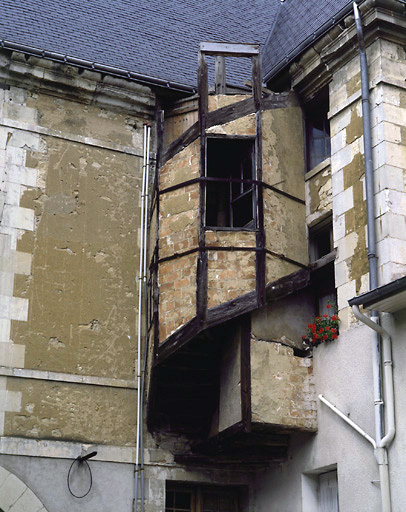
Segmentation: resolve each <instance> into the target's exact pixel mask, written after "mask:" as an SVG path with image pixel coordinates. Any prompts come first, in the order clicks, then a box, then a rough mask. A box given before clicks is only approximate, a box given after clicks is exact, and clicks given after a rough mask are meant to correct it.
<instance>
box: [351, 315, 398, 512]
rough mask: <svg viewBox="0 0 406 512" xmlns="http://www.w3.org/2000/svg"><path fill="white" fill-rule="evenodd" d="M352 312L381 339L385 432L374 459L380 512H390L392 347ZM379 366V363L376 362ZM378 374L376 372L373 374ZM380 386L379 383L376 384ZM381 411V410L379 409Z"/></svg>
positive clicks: (385, 336)
mask: <svg viewBox="0 0 406 512" xmlns="http://www.w3.org/2000/svg"><path fill="white" fill-rule="evenodd" d="M352 310H353V313H354V315H355V316H356V318H358V320H360V321H361V322H363V323H364V324H365V325H367V326H368V327H370V328H371V329H373V330H374V331H375V332H376V333H378V334H379V335H380V336H381V338H382V357H383V388H384V393H385V420H386V421H385V427H386V428H385V430H386V434H385V436H384V437H379V438H377V440H376V449H375V457H376V460H377V462H378V466H379V479H380V487H381V498H382V512H390V511H391V510H392V508H391V499H390V484H389V463H388V451H387V448H388V446H389V445H390V443H391V442H392V440H393V438H394V437H395V432H396V430H395V398H394V386H393V371H392V347H391V339H390V336H389V333H388V332H387V331H386V330H385V329H384V328H383V327H382V326H380V325H379V324H377V323H376V322H374V321H373V320H371V319H370V318H369V317H367V316H366V315H364V314H362V313H361V311H360V310H359V307H358V306H352ZM378 364H379V361H378ZM375 374H379V373H378V372H374V375H375ZM377 384H380V383H377ZM379 410H380V411H382V408H379ZM382 419H383V418H382V417H380V418H379V420H378V421H379V423H380V425H382V424H383V421H382Z"/></svg>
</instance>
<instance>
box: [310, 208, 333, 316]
mask: <svg viewBox="0 0 406 512" xmlns="http://www.w3.org/2000/svg"><path fill="white" fill-rule="evenodd" d="M309 252H310V261H311V263H313V265H314V267H313V272H312V284H313V288H314V290H315V292H316V296H317V304H316V309H317V314H319V315H320V314H323V313H326V306H327V304H328V303H333V304H337V290H336V287H335V275H334V259H335V251H334V241H333V219H332V217H331V215H330V216H328V217H327V218H325V219H324V220H323V221H321V222H319V223H318V224H317V225H316V226H313V227H312V228H310V229H309Z"/></svg>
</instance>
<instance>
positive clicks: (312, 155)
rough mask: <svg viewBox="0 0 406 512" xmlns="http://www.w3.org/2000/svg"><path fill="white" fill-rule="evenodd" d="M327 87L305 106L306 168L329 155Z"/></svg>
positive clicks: (311, 167)
mask: <svg viewBox="0 0 406 512" xmlns="http://www.w3.org/2000/svg"><path fill="white" fill-rule="evenodd" d="M328 110H329V101H328V89H325V90H323V92H321V93H320V94H319V95H318V96H317V97H316V98H315V99H313V100H312V101H310V102H309V103H308V104H307V105H306V106H305V117H306V153H307V170H308V171H310V170H311V169H313V168H314V167H316V165H318V164H319V163H321V162H323V161H324V160H325V159H326V158H329V157H330V156H331V145H330V122H329V120H328V118H327V115H328Z"/></svg>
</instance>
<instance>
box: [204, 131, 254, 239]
mask: <svg viewBox="0 0 406 512" xmlns="http://www.w3.org/2000/svg"><path fill="white" fill-rule="evenodd" d="M254 146H255V141H254V139H246V138H244V139H243V138H241V139H239V138H237V139H235V138H233V139H227V138H208V139H207V172H206V177H207V182H206V226H207V227H210V228H239V229H251V230H252V229H255V227H256V221H255V201H256V194H255V189H256V186H255V184H254V182H253V180H255V176H254V174H255V171H254V168H255V167H254Z"/></svg>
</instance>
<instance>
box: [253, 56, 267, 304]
mask: <svg viewBox="0 0 406 512" xmlns="http://www.w3.org/2000/svg"><path fill="white" fill-rule="evenodd" d="M252 92H253V96H254V102H255V108H256V114H255V122H256V138H255V163H256V179H257V180H258V186H257V215H258V224H257V236H256V245H257V249H258V250H257V257H256V290H257V300H258V305H259V306H262V305H263V304H265V277H266V276H265V268H266V265H265V228H264V195H263V187H262V179H263V176H262V110H261V109H262V75H261V56H260V54H258V55H254V56H253V57H252Z"/></svg>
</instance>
